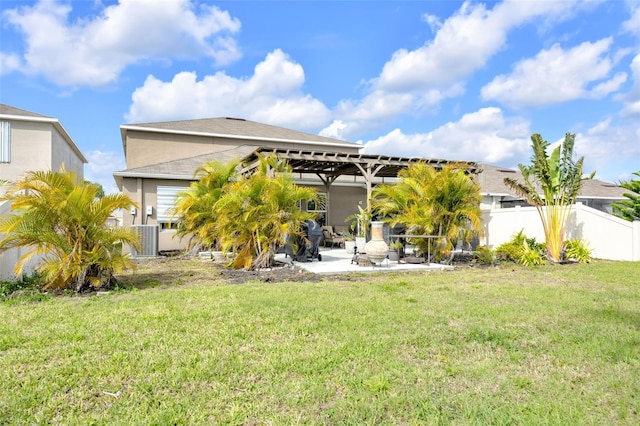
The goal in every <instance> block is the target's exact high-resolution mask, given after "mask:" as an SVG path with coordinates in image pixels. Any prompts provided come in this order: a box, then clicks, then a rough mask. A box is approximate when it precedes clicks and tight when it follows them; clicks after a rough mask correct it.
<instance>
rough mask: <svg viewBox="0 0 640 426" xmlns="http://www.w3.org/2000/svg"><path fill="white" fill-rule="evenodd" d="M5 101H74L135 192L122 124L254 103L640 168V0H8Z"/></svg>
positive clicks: (313, 128) (352, 126)
mask: <svg viewBox="0 0 640 426" xmlns="http://www.w3.org/2000/svg"><path fill="white" fill-rule="evenodd" d="M0 16H1V24H0V102H1V103H4V104H8V105H11V106H14V107H17V108H21V109H25V110H29V111H32V112H36V113H39V114H43V115H47V116H52V117H55V118H58V119H59V120H60V122H61V123H62V125H63V126H64V128H65V129H66V130H67V132H68V133H69V134H70V135H71V137H72V139H73V140H74V141H75V143H76V144H77V145H78V146H79V148H80V149H81V151H82V152H83V153H84V155H85V156H86V157H87V159H88V160H89V163H88V164H87V165H86V166H85V178H86V179H88V180H91V181H94V182H99V183H101V184H102V185H103V186H104V188H105V190H106V191H107V192H114V191H117V188H116V186H115V183H114V180H113V177H112V173H113V172H114V171H117V170H123V169H125V168H126V164H125V159H124V152H123V149H122V140H121V136H120V126H121V125H123V124H129V123H148V122H158V121H169V120H183V119H195V118H209V117H238V118H245V119H248V120H253V121H258V122H262V123H267V124H273V125H277V126H282V127H287V128H291V129H296V130H301V131H306V132H309V133H314V134H320V135H323V136H329V137H334V138H338V139H342V140H346V141H350V142H356V143H360V144H362V145H363V148H362V152H363V153H367V154H385V155H395V156H406V157H427V158H441V159H446V160H464V161H475V162H480V163H486V164H492V165H496V166H501V167H510V168H515V167H517V165H518V164H519V163H524V164H528V163H529V162H530V157H531V139H530V138H531V135H532V134H533V133H539V134H541V135H542V136H543V138H544V139H545V140H547V141H549V142H550V143H551V144H552V147H553V146H554V144H557V143H559V142H560V141H561V140H562V139H564V135H565V134H566V133H567V132H570V133H574V134H576V144H575V154H576V158H577V157H582V156H583V157H584V171H585V173H591V172H595V173H596V177H597V178H599V179H602V180H605V181H609V182H618V181H620V180H624V179H629V178H631V177H632V175H631V173H632V172H635V171H640V0H628V1H624V0H616V1H604V0H602V1H599V0H590V1H579V0H558V1H556V0H518V1H485V2H477V1H468V2H459V1H393V2H392V1H355V0H352V1H220V2H210V1H198V0H160V1H157V0H150V1H147V0H119V1H106V0H85V1H68V0H67V1H61V0H39V1H28V0H20V1H13V0H2V2H1V3H0Z"/></svg>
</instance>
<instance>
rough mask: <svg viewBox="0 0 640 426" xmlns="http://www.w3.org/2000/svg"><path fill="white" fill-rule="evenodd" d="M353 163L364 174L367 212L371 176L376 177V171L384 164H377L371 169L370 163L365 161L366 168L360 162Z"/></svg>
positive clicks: (369, 210) (371, 191)
mask: <svg viewBox="0 0 640 426" xmlns="http://www.w3.org/2000/svg"><path fill="white" fill-rule="evenodd" d="M355 164H356V166H357V167H358V169H360V172H361V173H362V176H364V181H365V184H366V186H367V213H371V195H372V193H373V189H372V188H373V187H372V182H373V178H374V177H376V175H377V174H378V172H380V170H382V169H383V168H384V165H382V164H381V165H378V166H377V167H376V168H375V169H373V166H372V164H371V163H367V168H366V169H365V168H364V167H362V166H361V165H360V164H358V163H355Z"/></svg>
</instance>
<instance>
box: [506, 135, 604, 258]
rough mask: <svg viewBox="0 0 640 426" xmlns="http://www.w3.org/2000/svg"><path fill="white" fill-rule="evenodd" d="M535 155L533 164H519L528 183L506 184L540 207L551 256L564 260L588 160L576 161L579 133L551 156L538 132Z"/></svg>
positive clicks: (568, 137)
mask: <svg viewBox="0 0 640 426" xmlns="http://www.w3.org/2000/svg"><path fill="white" fill-rule="evenodd" d="M531 142H532V145H531V147H532V149H533V155H532V157H531V164H530V165H523V164H519V165H518V168H519V169H520V172H521V173H522V177H523V178H524V182H520V181H518V180H516V179H513V178H505V179H504V183H505V185H507V186H508V187H510V188H511V189H512V190H513V191H515V192H516V194H518V195H519V196H520V197H522V198H524V199H525V200H526V201H527V202H528V203H529V204H531V205H533V206H535V207H536V209H537V210H538V214H539V215H540V219H541V220H542V227H543V229H544V235H545V244H546V251H547V257H548V259H549V260H551V261H554V262H559V261H561V260H562V252H563V248H564V236H565V231H566V227H567V222H568V220H569V216H570V214H571V208H572V206H573V204H574V203H575V201H576V198H577V197H578V194H579V193H580V188H581V187H582V182H583V180H584V179H591V178H593V176H594V174H595V173H592V174H591V175H590V176H588V177H583V176H582V167H583V163H584V157H581V158H579V159H578V160H577V161H574V160H573V148H574V145H575V134H572V133H567V134H565V137H564V141H563V142H562V144H560V145H558V146H557V147H556V148H555V149H554V150H553V151H552V152H551V155H548V154H547V149H548V147H549V142H547V141H546V140H544V139H543V138H542V136H541V135H540V134H538V133H535V134H533V135H532V136H531Z"/></svg>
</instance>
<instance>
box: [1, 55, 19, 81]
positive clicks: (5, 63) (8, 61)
mask: <svg viewBox="0 0 640 426" xmlns="http://www.w3.org/2000/svg"><path fill="white" fill-rule="evenodd" d="M19 68H20V58H19V57H18V55H15V54H5V53H2V52H0V76H2V75H5V74H9V73H10V72H12V71H15V70H17V69H19Z"/></svg>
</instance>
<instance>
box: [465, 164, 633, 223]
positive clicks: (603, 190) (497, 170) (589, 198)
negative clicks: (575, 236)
mask: <svg viewBox="0 0 640 426" xmlns="http://www.w3.org/2000/svg"><path fill="white" fill-rule="evenodd" d="M478 168H479V173H478V175H477V181H478V183H479V184H480V192H481V194H482V204H481V208H482V209H483V210H488V209H499V208H509V207H515V206H526V205H527V203H526V201H524V200H523V199H522V197H519V196H518V195H517V194H516V193H515V192H514V191H513V190H512V189H511V188H509V187H508V186H506V185H505V184H504V179H505V178H511V179H516V180H518V181H521V182H523V178H522V174H521V173H520V170H517V169H509V168H504V167H496V166H491V165H489V164H481V165H479V166H478ZM628 192H629V190H627V189H625V188H623V187H621V186H619V185H616V184H614V183H609V182H603V181H601V180H597V179H586V180H584V181H583V182H582V188H581V189H580V194H579V196H578V199H577V202H579V203H582V204H583V205H585V206H588V207H591V208H594V209H596V210H600V211H602V212H605V213H609V214H611V213H612V207H611V204H612V203H615V202H616V201H620V200H624V199H625V197H624V195H623V194H624V193H628Z"/></svg>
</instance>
